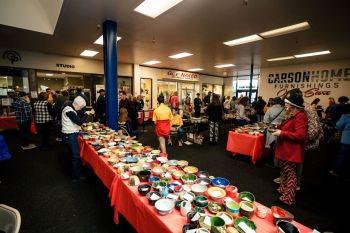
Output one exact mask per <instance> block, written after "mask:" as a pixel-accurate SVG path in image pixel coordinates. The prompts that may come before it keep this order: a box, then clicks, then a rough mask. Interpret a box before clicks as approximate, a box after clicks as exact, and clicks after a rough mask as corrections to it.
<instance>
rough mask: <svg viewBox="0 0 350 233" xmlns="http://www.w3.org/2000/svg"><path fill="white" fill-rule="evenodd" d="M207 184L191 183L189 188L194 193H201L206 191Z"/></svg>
mask: <svg viewBox="0 0 350 233" xmlns="http://www.w3.org/2000/svg"><path fill="white" fill-rule="evenodd" d="M207 189H208V188H207V186H205V185H203V184H193V185H192V187H191V190H192V192H193V193H194V194H196V195H203V194H204V193H205V192H206V191H207Z"/></svg>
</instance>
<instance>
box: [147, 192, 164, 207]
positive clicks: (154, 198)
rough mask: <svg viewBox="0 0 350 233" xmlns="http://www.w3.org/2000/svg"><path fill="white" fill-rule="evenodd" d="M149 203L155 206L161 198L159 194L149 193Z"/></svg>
mask: <svg viewBox="0 0 350 233" xmlns="http://www.w3.org/2000/svg"><path fill="white" fill-rule="evenodd" d="M146 197H147V199H148V201H149V203H150V204H151V205H154V204H155V203H156V201H158V200H159V199H160V198H161V195H160V193H159V192H149V193H147V195H146Z"/></svg>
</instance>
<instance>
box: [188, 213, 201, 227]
mask: <svg viewBox="0 0 350 233" xmlns="http://www.w3.org/2000/svg"><path fill="white" fill-rule="evenodd" d="M200 217H201V215H200V214H199V213H198V212H196V211H190V212H188V214H187V222H189V223H193V224H195V225H196V226H197V225H198V221H199V219H200Z"/></svg>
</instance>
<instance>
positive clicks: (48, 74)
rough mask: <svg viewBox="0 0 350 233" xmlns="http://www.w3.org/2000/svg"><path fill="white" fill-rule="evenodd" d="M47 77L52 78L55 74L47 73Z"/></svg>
mask: <svg viewBox="0 0 350 233" xmlns="http://www.w3.org/2000/svg"><path fill="white" fill-rule="evenodd" d="M45 75H46V76H48V77H52V76H53V74H50V73H46V74H45Z"/></svg>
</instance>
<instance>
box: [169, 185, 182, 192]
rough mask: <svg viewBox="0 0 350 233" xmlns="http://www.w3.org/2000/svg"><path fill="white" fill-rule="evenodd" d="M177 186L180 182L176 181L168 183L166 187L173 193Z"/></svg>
mask: <svg viewBox="0 0 350 233" xmlns="http://www.w3.org/2000/svg"><path fill="white" fill-rule="evenodd" d="M177 186H181V184H178V183H171V184H168V185H167V187H168V189H169V192H171V193H174V192H175V188H176V187H177Z"/></svg>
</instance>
